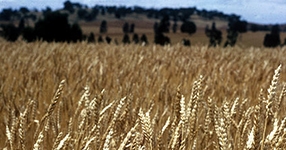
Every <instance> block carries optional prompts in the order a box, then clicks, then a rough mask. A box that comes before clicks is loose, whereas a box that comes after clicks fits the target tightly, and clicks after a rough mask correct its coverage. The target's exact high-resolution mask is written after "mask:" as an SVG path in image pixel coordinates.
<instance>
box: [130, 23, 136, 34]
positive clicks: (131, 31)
mask: <svg viewBox="0 0 286 150" xmlns="http://www.w3.org/2000/svg"><path fill="white" fill-rule="evenodd" d="M134 30H135V24H134V23H132V24H131V25H130V30H129V32H130V33H134Z"/></svg>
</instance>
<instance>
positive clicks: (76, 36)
mask: <svg viewBox="0 0 286 150" xmlns="http://www.w3.org/2000/svg"><path fill="white" fill-rule="evenodd" d="M82 36H83V34H82V30H81V28H80V26H79V24H77V23H75V24H73V25H72V26H71V29H70V38H71V39H70V40H71V41H72V42H78V41H81V40H82Z"/></svg>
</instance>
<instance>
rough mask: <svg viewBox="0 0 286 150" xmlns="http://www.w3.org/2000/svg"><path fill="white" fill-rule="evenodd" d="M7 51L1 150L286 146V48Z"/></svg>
mask: <svg viewBox="0 0 286 150" xmlns="http://www.w3.org/2000/svg"><path fill="white" fill-rule="evenodd" d="M0 45H1V46H0V53H1V55H0V63H1V67H0V69H1V70H0V103H1V104H0V120H1V122H0V132H1V134H0V148H1V149H75V150H78V149H104V150H107V149H116V150H118V149H119V150H123V149H124V150H126V149H146V150H151V149H154V150H155V149H176V150H177V149H180V150H184V149H186V150H187V149H222V150H224V149H227V150H229V149H233V150H240V149H285V147H286V145H285V144H284V143H285V142H286V140H285V139H286V132H285V131H286V113H285V108H286V103H285V94H286V84H285V83H284V82H285V81H286V72H285V70H286V68H285V66H286V57H285V56H286V47H283V48H276V49H267V48H253V47H250V48H246V49H242V48H240V47H234V48H220V47H217V48H208V47H207V46H200V45H198V46H192V47H184V46H182V45H180V44H177V45H172V46H165V47H161V46H156V45H147V46H142V45H132V44H131V45H120V46H116V45H106V44H88V43H85V42H82V43H75V44H67V43H46V42H35V43H25V42H21V41H18V42H16V43H8V42H1V43H0Z"/></svg>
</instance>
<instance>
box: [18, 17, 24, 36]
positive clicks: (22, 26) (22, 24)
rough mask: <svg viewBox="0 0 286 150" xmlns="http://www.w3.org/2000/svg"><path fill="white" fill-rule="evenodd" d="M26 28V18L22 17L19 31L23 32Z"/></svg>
mask: <svg viewBox="0 0 286 150" xmlns="http://www.w3.org/2000/svg"><path fill="white" fill-rule="evenodd" d="M24 28H25V20H24V19H23V18H22V19H21V20H20V22H19V25H18V29H19V32H20V33H21V32H22V30H23V29H24Z"/></svg>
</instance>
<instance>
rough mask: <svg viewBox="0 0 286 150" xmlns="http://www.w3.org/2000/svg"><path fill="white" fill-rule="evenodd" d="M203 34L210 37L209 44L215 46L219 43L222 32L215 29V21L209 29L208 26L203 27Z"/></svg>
mask: <svg viewBox="0 0 286 150" xmlns="http://www.w3.org/2000/svg"><path fill="white" fill-rule="evenodd" d="M205 34H206V35H207V37H208V38H209V39H210V44H209V46H213V47H215V46H217V45H220V43H221V41H222V33H221V31H219V30H217V29H216V26H215V23H213V24H212V28H211V29H209V28H208V26H207V27H206V29H205Z"/></svg>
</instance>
